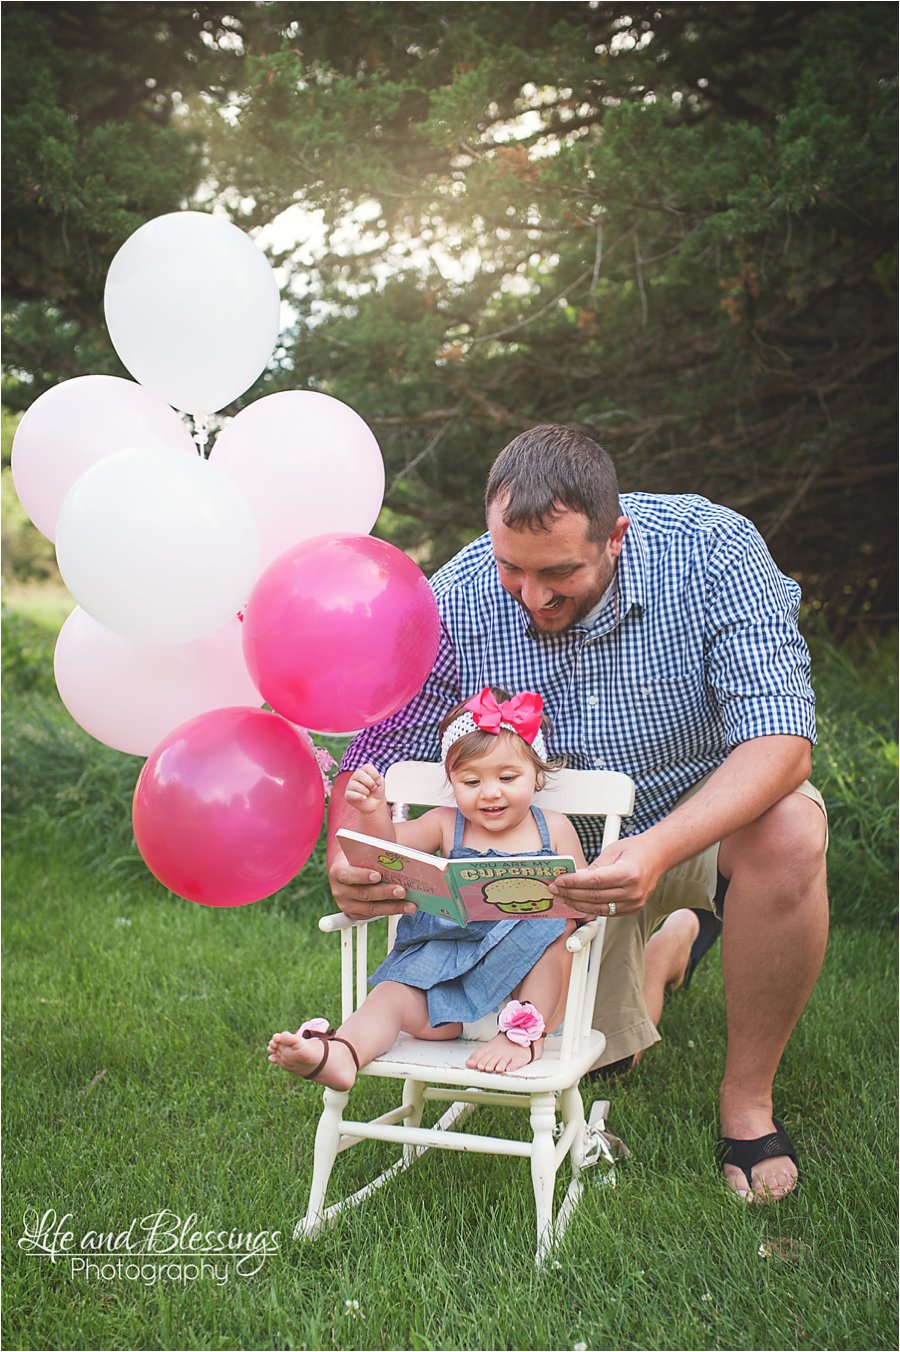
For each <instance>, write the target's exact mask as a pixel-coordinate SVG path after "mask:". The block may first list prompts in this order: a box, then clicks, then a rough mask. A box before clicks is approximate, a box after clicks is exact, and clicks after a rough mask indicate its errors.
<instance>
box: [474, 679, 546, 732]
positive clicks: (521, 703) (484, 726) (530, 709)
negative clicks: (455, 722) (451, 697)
mask: <svg viewBox="0 0 900 1352" xmlns="http://www.w3.org/2000/svg"><path fill="white" fill-rule="evenodd" d="M465 707H466V708H467V709H468V710H469V712H470V714H471V715H472V717H473V719H474V720H475V726H476V727H477V728H480V729H481V731H482V732H492V733H494V735H495V736H496V735H497V734H498V733H499V731H500V724H501V723H509V725H510V727H512V728H515V730H516V732H517V733H518V734H519V736H520V737H521V738H522V739H523V741H526V742H527V743H528V745H529V746H531V744H532V743H533V741H534V739H535V737H536V736H537V735H538V733H539V732H540V728H541V712H542V710H543V708H544V701H543V700H542V699H541V697H540V695H536V694H535V693H534V691H533V690H523V691H522V693H521V694H520V695H513V697H512V699H505V700H504V701H503V703H502V704H498V703H497V701H496V699H495V698H494V696H493V695H492V694H491V692H490V690H489V689H488V687H487V686H485V687H484V689H483V690H482V692H481V694H480V695H474V696H473V697H472V699H470V700H469V701H468V703H467V704H466V706H465Z"/></svg>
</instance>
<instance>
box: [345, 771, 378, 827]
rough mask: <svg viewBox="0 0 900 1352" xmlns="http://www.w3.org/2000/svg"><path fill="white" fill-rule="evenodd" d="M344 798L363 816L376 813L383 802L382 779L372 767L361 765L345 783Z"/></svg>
mask: <svg viewBox="0 0 900 1352" xmlns="http://www.w3.org/2000/svg"><path fill="white" fill-rule="evenodd" d="M345 797H346V799H347V802H348V803H349V804H350V805H351V807H355V808H356V810H357V812H361V813H362V814H363V815H364V816H366V815H368V814H369V813H370V812H377V810H378V808H379V807H381V806H382V805H383V803H384V801H385V796H384V778H383V776H382V775H380V774H379V773H378V771H377V770H376V769H375V766H374V765H362V766H360V768H359V769H358V770H354V772H353V774H352V775H351V777H350V779H349V780H348V781H347V788H346V791H345Z"/></svg>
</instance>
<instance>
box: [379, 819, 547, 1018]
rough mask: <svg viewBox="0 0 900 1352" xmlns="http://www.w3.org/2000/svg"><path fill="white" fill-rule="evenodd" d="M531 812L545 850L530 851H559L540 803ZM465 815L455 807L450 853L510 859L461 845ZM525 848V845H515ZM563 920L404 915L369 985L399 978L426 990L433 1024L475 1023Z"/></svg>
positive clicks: (527, 967)
mask: <svg viewBox="0 0 900 1352" xmlns="http://www.w3.org/2000/svg"><path fill="white" fill-rule="evenodd" d="M531 811H532V814H533V816H534V820H535V823H536V825H537V828H538V830H539V831H540V833H541V849H539V850H533V851H527V852H526V853H529V855H530V856H531V857H534V858H538V857H539V856H541V855H550V854H553V853H554V850H553V847H552V845H551V844H550V835H549V832H548V830H547V821H546V818H545V817H544V814H543V812H542V811H541V809H540V808H539V807H532V809H531ZM465 824H466V819H465V817H464V816H463V815H462V813H461V812H460V811H459V810H458V809H457V813H456V825H455V828H454V833H453V849H452V850H451V851H450V858H451V859H502V858H511V857H512V856H511V855H510V853H509V852H508V851H504V850H487V851H485V852H484V853H481V852H480V851H478V850H473V849H471V848H470V847H469V846H468V845H463V843H462V837H463V831H464V830H465ZM516 853H517V855H520V854H521V853H522V851H517V852H516ZM565 927H566V922H565V920H560V919H551V920H530V919H528V918H527V917H526V918H517V919H515V920H474V921H472V922H471V924H469V925H466V926H462V925H457V924H455V923H454V922H453V921H452V920H444V919H443V918H442V917H441V916H438V915H429V914H428V912H427V911H416V913H415V915H404V916H401V917H400V921H399V923H398V925H397V939H396V943H395V944H394V947H393V948H392V950H391V952H390V953H389V954H388V955H387V957H386V958H385V960H384V962H383V963H382V964H381V966H380V967H378V968H376V970H375V971H374V972H373V973H372V975H371V977H370V978H369V984H370V985H372V986H376V985H378V983H379V982H380V981H401V982H403V984H404V985H405V986H414V987H416V989H417V990H423V991H425V992H426V996H427V1001H428V1018H429V1021H430V1023H431V1026H432V1028H439V1027H440V1025H441V1024H443V1023H474V1022H475V1020H476V1019H480V1018H482V1017H483V1016H484V1015H485V1014H490V1013H491V1012H492V1011H493V1010H495V1009H497V1007H498V1006H499V1005H500V1003H501V1002H502V1001H504V1000H506V999H508V997H509V994H510V991H512V990H514V989H515V987H516V986H517V985H518V984H519V982H520V981H521V980H522V978H523V977H524V976H526V975H527V974H528V973H529V972H530V971H531V969H532V967H533V966H534V964H535V963H536V962H537V960H538V958H539V957H540V956H541V954H542V953H543V952H544V950H545V949H547V948H549V947H550V945H551V944H552V943H553V941H554V940H555V939H558V938H559V936H560V935H561V934H562V933H563V932H564V930H565Z"/></svg>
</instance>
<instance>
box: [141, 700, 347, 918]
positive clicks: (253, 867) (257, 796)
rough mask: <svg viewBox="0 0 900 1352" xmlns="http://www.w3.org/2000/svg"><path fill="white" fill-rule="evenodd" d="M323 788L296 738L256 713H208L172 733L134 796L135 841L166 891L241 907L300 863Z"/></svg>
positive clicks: (315, 828)
mask: <svg viewBox="0 0 900 1352" xmlns="http://www.w3.org/2000/svg"><path fill="white" fill-rule="evenodd" d="M324 811H325V790H324V786H323V783H322V775H321V772H320V770H319V767H318V765H317V764H316V760H315V757H314V756H313V754H312V752H311V751H310V750H309V748H308V747H307V746H306V745H305V744H304V742H303V741H302V739H301V738H300V737H299V736H298V735H297V733H296V731H295V730H294V729H293V728H292V727H291V726H290V724H288V723H286V722H285V720H284V719H283V718H279V717H278V715H277V714H272V713H268V712H266V710H264V709H216V710H214V711H213V712H212V713H206V714H200V715H199V717H197V718H192V719H191V720H190V721H189V722H187V723H183V724H182V726H181V727H180V728H176V729H175V730H174V731H173V732H171V733H170V734H169V736H168V737H166V738H165V739H164V741H163V742H162V743H161V744H160V746H158V747H157V748H156V750H155V751H154V752H153V755H152V756H151V757H150V758H149V760H148V761H147V763H146V764H145V766H144V768H143V770H142V771H141V773H140V777H139V778H138V782H137V786H136V788H135V791H134V806H133V811H132V819H133V823H134V835H135V840H136V841H137V846H138V849H139V850H140V852H141V856H142V857H143V860H144V863H145V864H146V865H147V867H148V868H149V869H150V872H151V873H153V874H154V875H155V876H156V877H157V878H158V879H159V881H160V882H161V883H162V884H163V886H164V887H167V888H169V890H170V891H171V892H175V893H177V894H178V896H180V897H185V898H186V899H187V900H188V901H196V902H198V903H199V904H200V905H201V906H247V905H249V904H250V902H253V901H260V900H261V899H262V898H263V897H268V896H271V895H272V893H273V892H277V891H278V890H279V888H281V887H284V886H285V884H286V883H289V882H290V880H291V879H292V878H293V877H294V876H295V875H296V874H297V873H298V872H299V870H300V869H301V868H302V867H303V865H304V864H305V863H306V861H307V859H308V858H309V856H310V854H311V853H312V850H313V846H314V845H315V843H316V840H317V839H318V836H319V831H320V830H321V828H322V819H323V816H324Z"/></svg>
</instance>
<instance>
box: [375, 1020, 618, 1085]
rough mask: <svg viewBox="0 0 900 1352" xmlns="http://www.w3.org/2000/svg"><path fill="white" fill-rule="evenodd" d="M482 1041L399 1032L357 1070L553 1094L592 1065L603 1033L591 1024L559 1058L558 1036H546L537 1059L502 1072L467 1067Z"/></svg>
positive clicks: (599, 1052)
mask: <svg viewBox="0 0 900 1352" xmlns="http://www.w3.org/2000/svg"><path fill="white" fill-rule="evenodd" d="M484 1045H485V1044H484V1043H483V1042H475V1041H470V1040H467V1039H465V1038H452V1039H450V1040H449V1041H447V1042H435V1041H433V1040H429V1039H426V1038H415V1037H410V1035H409V1034H408V1033H401V1034H400V1036H399V1037H398V1038H397V1041H396V1042H395V1043H394V1045H393V1047H391V1048H389V1050H388V1051H386V1052H385V1053H384V1055H383V1056H377V1057H376V1058H375V1060H374V1061H371V1062H370V1063H369V1064H368V1065H367V1066H363V1068H362V1070H361V1071H360V1074H361V1075H378V1076H384V1077H386V1078H388V1079H394V1080H427V1081H429V1082H435V1083H438V1084H449V1085H464V1086H466V1087H467V1088H470V1089H472V1088H474V1089H489V1090H491V1091H496V1090H498V1089H499V1090H507V1091H508V1092H510V1093H518V1094H544V1093H556V1092H557V1091H558V1090H560V1089H567V1088H568V1087H569V1086H570V1085H572V1084H576V1083H577V1082H578V1080H579V1079H580V1078H581V1076H582V1075H584V1074H586V1072H587V1071H589V1070H590V1069H591V1067H592V1066H593V1065H594V1063H595V1062H596V1061H597V1060H598V1059H599V1058H600V1056H601V1055H602V1053H603V1049H604V1047H605V1046H606V1038H605V1036H604V1035H603V1033H601V1032H598V1031H597V1029H595V1028H592V1029H591V1031H590V1034H589V1036H588V1037H587V1038H586V1039H585V1041H584V1043H583V1045H582V1046H581V1048H580V1049H579V1051H578V1052H577V1053H576V1055H574V1056H571V1057H569V1058H568V1060H566V1061H561V1060H560V1050H561V1048H562V1038H561V1037H550V1038H547V1040H546V1042H545V1043H544V1055H543V1056H542V1057H541V1059H540V1060H539V1061H533V1062H531V1064H530V1065H527V1066H523V1067H522V1068H521V1070H517V1071H515V1072H513V1073H506V1074H502V1075H500V1074H496V1073H493V1072H488V1071H482V1070H470V1069H469V1068H468V1067H467V1065H466V1058H467V1057H469V1056H471V1055H472V1052H473V1051H475V1049H476V1048H477V1047H483V1046H484Z"/></svg>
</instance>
